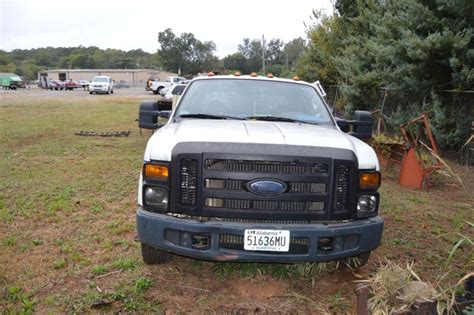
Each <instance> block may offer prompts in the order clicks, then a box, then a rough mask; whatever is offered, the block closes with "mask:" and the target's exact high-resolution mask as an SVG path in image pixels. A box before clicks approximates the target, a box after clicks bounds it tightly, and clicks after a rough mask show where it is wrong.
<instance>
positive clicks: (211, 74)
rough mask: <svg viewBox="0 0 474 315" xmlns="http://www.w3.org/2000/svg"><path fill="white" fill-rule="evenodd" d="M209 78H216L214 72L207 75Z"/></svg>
mask: <svg viewBox="0 0 474 315" xmlns="http://www.w3.org/2000/svg"><path fill="white" fill-rule="evenodd" d="M207 76H208V77H213V76H215V74H214V72H212V71H210V72H209V73H208V74H207Z"/></svg>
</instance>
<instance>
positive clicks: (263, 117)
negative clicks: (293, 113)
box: [245, 116, 318, 125]
mask: <svg viewBox="0 0 474 315" xmlns="http://www.w3.org/2000/svg"><path fill="white" fill-rule="evenodd" d="M245 119H247V120H264V121H285V122H297V123H302V124H311V125H317V124H318V123H317V122H312V121H306V120H300V119H293V118H288V117H278V116H248V117H245Z"/></svg>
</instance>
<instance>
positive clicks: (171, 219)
mask: <svg viewBox="0 0 474 315" xmlns="http://www.w3.org/2000/svg"><path fill="white" fill-rule="evenodd" d="M163 120H164V121H166V120H167V122H166V123H163ZM372 122H373V121H372V117H371V115H370V113H367V112H356V113H355V117H354V119H353V120H351V121H347V120H342V119H338V120H337V121H336V120H335V118H334V117H333V116H332V115H331V112H330V110H329V108H328V106H327V104H326V103H325V101H324V99H323V97H322V96H321V94H320V92H319V91H318V89H317V88H316V87H315V86H314V85H311V84H309V83H306V82H302V81H297V80H287V79H277V78H267V77H258V76H210V77H200V78H196V79H194V80H192V81H191V82H190V83H189V84H188V86H187V87H186V89H185V90H184V93H183V95H182V96H181V98H180V99H179V101H178V104H177V105H176V107H175V108H174V110H173V112H171V111H167V110H162V109H161V108H160V106H159V105H158V103H156V102H151V101H148V102H143V103H142V104H141V105H140V114H139V125H140V127H141V128H148V129H153V130H155V132H154V133H153V135H152V136H151V138H150V139H149V141H148V144H147V147H146V149H145V154H144V163H143V167H142V170H141V173H140V179H139V183H138V204H139V207H138V211H137V213H136V220H137V229H138V235H139V239H140V242H141V248H142V256H143V259H144V261H145V263H164V262H166V261H169V260H170V259H171V258H172V256H173V254H178V255H183V256H187V257H193V258H197V259H205V260H211V261H240V262H286V263H291V262H317V261H329V260H340V259H347V258H349V257H358V258H359V261H360V265H362V264H364V263H365V262H366V261H367V259H368V257H369V255H370V252H371V251H372V250H374V249H375V248H377V246H378V245H379V244H380V241H381V237H382V230H383V219H382V218H381V217H380V216H379V215H378V210H379V204H380V195H379V193H378V192H377V190H378V188H379V186H380V182H381V175H380V172H379V168H380V167H379V162H378V160H377V156H376V154H375V152H374V150H373V149H372V148H371V147H370V146H368V145H367V144H366V143H364V142H363V141H361V140H360V139H359V138H364V137H370V136H371V125H372ZM349 131H351V134H349V133H347V132H349Z"/></svg>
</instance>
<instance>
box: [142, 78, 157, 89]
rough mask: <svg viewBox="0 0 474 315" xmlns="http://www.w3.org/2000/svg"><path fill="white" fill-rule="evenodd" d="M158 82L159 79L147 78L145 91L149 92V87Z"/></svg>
mask: <svg viewBox="0 0 474 315" xmlns="http://www.w3.org/2000/svg"><path fill="white" fill-rule="evenodd" d="M159 81H160V78H158V77H149V78H148V80H146V86H145V90H147V91H151V90H152V89H151V85H152V83H153V82H159Z"/></svg>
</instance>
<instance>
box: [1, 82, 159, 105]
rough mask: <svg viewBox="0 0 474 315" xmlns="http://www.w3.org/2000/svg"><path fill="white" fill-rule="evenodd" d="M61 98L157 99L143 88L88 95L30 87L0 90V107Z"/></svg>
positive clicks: (76, 91)
mask: <svg viewBox="0 0 474 315" xmlns="http://www.w3.org/2000/svg"><path fill="white" fill-rule="evenodd" d="M57 98H61V99H62V100H64V99H68V100H71V101H75V100H97V99H100V98H105V99H107V100H108V101H110V100H113V99H117V100H118V99H123V98H127V99H130V98H131V99H137V100H145V99H152V100H153V99H158V98H159V96H157V95H154V94H153V93H152V92H151V91H146V90H145V88H144V87H133V88H125V89H114V94H92V95H91V94H89V91H84V90H83V89H75V90H72V91H51V90H44V89H41V88H38V87H33V86H32V87H31V88H30V89H28V88H26V89H18V90H4V89H0V106H1V105H2V103H7V102H5V101H7V100H8V103H11V101H14V100H18V101H19V102H25V101H33V100H36V101H38V100H52V99H57Z"/></svg>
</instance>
